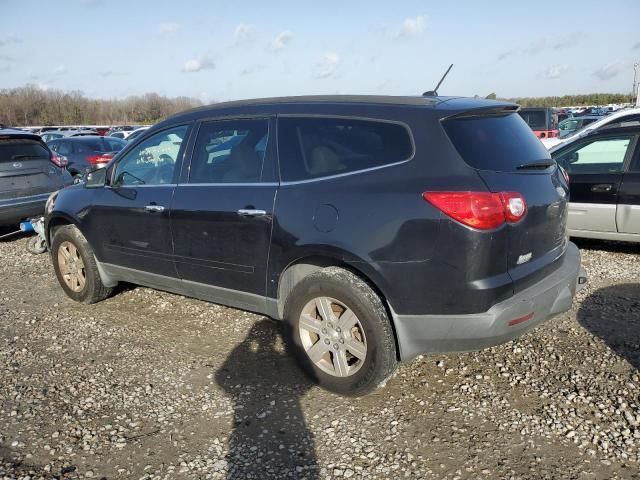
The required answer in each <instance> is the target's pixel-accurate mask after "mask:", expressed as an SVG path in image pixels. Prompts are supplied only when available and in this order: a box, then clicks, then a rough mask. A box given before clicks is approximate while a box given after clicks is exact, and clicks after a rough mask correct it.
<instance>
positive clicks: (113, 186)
mask: <svg viewBox="0 0 640 480" xmlns="http://www.w3.org/2000/svg"><path fill="white" fill-rule="evenodd" d="M517 110H518V106H517V105H513V104H509V103H502V102H492V101H486V100H472V99H463V98H438V97H368V96H327V97H324V96H322V97H293V98H276V99H264V100H250V101H241V102H230V103H221V104H217V105H214V106H209V107H204V108H199V109H196V110H191V111H189V112H186V113H181V114H178V115H175V116H173V117H171V118H169V119H168V120H166V121H164V122H162V123H160V124H158V125H156V126H154V127H152V128H151V129H150V130H148V131H147V132H146V133H145V134H144V135H143V136H141V137H140V138H139V139H137V140H136V141H135V142H133V143H132V144H130V145H128V146H127V147H126V148H125V149H124V150H122V151H121V152H120V153H119V154H118V155H117V156H116V157H115V158H114V159H113V161H112V162H111V163H110V164H109V165H108V166H107V168H105V169H101V170H97V171H95V172H93V173H91V174H89V175H88V176H87V177H86V179H85V181H84V182H83V183H82V184H79V185H76V186H74V187H71V188H68V189H65V190H64V191H62V192H60V193H59V194H58V195H57V198H52V199H51V201H50V202H49V204H48V208H47V210H48V212H49V213H48V216H47V235H48V239H49V242H50V246H51V254H52V258H53V263H54V268H55V272H56V275H57V277H58V280H59V281H60V284H61V285H62V288H63V289H64V291H65V292H66V293H67V295H69V296H70V297H71V298H73V299H74V300H77V301H80V302H85V303H93V302H97V301H99V300H102V299H104V298H105V297H107V296H108V295H109V294H110V292H111V290H112V288H113V287H114V286H115V285H116V284H117V283H118V282H120V281H126V282H132V283H135V284H140V285H146V286H149V287H153V288H158V289H162V290H167V291H171V292H176V293H180V294H183V295H188V296H192V297H197V298H201V299H205V300H209V301H212V302H216V303H221V304H224V305H229V306H233V307H237V308H241V309H245V310H250V311H254V312H259V313H262V314H265V315H269V316H271V317H273V318H277V319H282V320H284V321H285V326H286V328H285V331H286V333H287V335H288V337H289V341H290V345H291V346H292V350H293V351H294V353H295V354H296V355H297V356H298V357H299V359H300V360H301V362H302V364H303V366H304V367H305V368H306V370H307V371H308V372H309V373H310V374H311V375H312V376H313V378H315V379H316V380H317V381H318V382H319V383H320V384H321V385H322V386H324V387H326V388H328V389H330V390H333V391H335V392H338V393H342V394H348V395H359V394H364V393H367V392H369V391H371V390H373V389H374V388H375V387H376V386H378V385H381V384H383V383H384V381H385V380H386V379H387V378H388V377H389V376H390V375H391V374H392V373H393V372H394V370H395V368H396V365H397V362H398V360H411V359H413V358H414V357H415V356H416V355H418V354H420V353H422V352H451V351H465V350H473V349H479V348H483V347H487V346H490V345H496V344H498V343H501V342H505V341H507V340H510V339H513V338H515V337H517V336H518V335H520V334H522V333H523V332H525V331H526V330H528V329H530V328H531V327H533V326H535V325H537V324H539V323H540V322H542V321H544V320H545V319H547V318H548V317H550V316H552V315H555V314H558V313H560V312H563V311H566V310H567V309H569V307H570V306H571V302H572V298H573V296H574V293H575V291H576V288H577V284H578V282H579V280H578V279H579V278H580V281H582V280H585V281H586V278H585V279H583V278H582V277H581V276H580V275H581V273H580V272H581V267H580V254H579V251H578V249H577V248H576V247H575V245H573V244H572V243H570V242H569V241H568V240H567V235H566V220H567V192H568V186H567V182H566V179H565V177H564V176H563V172H562V171H561V169H560V168H559V167H558V166H557V165H556V164H555V162H553V160H552V159H551V158H550V156H549V154H548V153H547V151H546V150H545V148H544V147H543V146H542V144H541V143H540V142H539V141H538V139H536V137H535V136H534V135H533V133H532V132H531V130H530V129H529V127H528V126H527V125H526V123H525V122H524V121H523V120H522V118H520V116H519V115H518V114H517Z"/></svg>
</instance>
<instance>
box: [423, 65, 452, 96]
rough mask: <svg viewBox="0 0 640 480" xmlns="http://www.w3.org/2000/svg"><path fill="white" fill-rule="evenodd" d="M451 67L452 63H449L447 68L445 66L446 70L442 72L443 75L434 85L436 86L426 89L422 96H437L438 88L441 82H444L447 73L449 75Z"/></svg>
mask: <svg viewBox="0 0 640 480" xmlns="http://www.w3.org/2000/svg"><path fill="white" fill-rule="evenodd" d="M452 68H453V63H452V64H451V65H449V68H447V71H446V72H444V75H443V76H442V78H441V79H440V81H439V82H438V85H436V88H434V89H433V90H427V91H426V92H424V93H423V94H422V96H423V97H437V96H438V89H439V88H440V85H442V82H444V79H445V78H447V75H449V72H450V71H451V69H452Z"/></svg>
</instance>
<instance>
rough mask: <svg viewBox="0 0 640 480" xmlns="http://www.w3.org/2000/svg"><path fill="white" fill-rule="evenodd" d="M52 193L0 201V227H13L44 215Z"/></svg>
mask: <svg viewBox="0 0 640 480" xmlns="http://www.w3.org/2000/svg"><path fill="white" fill-rule="evenodd" d="M49 195H51V194H50V193H43V194H40V195H32V196H29V197H19V198H10V199H6V200H0V225H13V224H17V223H19V222H20V221H21V220H24V219H25V218H31V217H36V216H38V215H43V214H44V205H45V203H47V198H49Z"/></svg>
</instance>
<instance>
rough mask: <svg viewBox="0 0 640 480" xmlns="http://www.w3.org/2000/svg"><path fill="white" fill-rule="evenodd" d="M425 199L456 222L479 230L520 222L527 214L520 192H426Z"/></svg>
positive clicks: (423, 196)
mask: <svg viewBox="0 0 640 480" xmlns="http://www.w3.org/2000/svg"><path fill="white" fill-rule="evenodd" d="M422 198H424V199H425V200H426V201H427V202H429V203H430V204H432V205H433V206H434V207H436V208H437V209H438V210H440V211H441V212H443V213H444V214H446V215H448V216H449V217H451V218H453V219H454V220H457V221H459V222H460V223H463V224H464V225H467V226H469V227H473V228H477V229H479V230H490V229H492V228H496V227H499V226H500V225H502V224H503V223H505V222H507V223H517V222H519V221H520V220H522V218H523V217H524V216H525V215H526V213H527V202H526V201H525V199H524V197H523V196H522V195H521V194H519V193H516V192H500V193H491V192H425V193H423V194H422Z"/></svg>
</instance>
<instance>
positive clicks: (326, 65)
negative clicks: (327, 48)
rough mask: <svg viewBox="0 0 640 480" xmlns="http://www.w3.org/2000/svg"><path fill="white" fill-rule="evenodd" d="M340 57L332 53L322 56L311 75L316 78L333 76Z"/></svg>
mask: <svg viewBox="0 0 640 480" xmlns="http://www.w3.org/2000/svg"><path fill="white" fill-rule="evenodd" d="M339 63H340V56H339V55H338V54H337V53H334V52H326V53H325V54H324V55H322V59H321V60H320V61H319V62H318V64H317V65H316V67H317V68H316V72H315V74H314V75H313V76H314V77H316V78H329V77H332V76H334V75H335V73H336V69H337V68H338V64H339Z"/></svg>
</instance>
